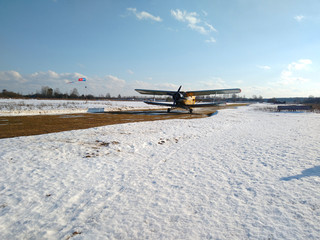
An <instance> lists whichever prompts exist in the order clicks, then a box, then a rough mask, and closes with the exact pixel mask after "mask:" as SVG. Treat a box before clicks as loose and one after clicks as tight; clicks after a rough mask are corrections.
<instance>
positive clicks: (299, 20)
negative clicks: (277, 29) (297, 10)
mask: <svg viewBox="0 0 320 240" xmlns="http://www.w3.org/2000/svg"><path fill="white" fill-rule="evenodd" d="M304 18H305V17H304V16H303V15H298V16H295V17H294V19H295V20H296V21H297V22H301V21H302V20H303V19H304Z"/></svg>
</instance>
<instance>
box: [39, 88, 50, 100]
mask: <svg viewBox="0 0 320 240" xmlns="http://www.w3.org/2000/svg"><path fill="white" fill-rule="evenodd" d="M48 89H49V87H48V86H42V87H41V93H40V94H41V95H42V97H47V95H48Z"/></svg>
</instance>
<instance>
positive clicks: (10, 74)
mask: <svg viewBox="0 0 320 240" xmlns="http://www.w3.org/2000/svg"><path fill="white" fill-rule="evenodd" d="M1 81H6V82H11V83H24V82H26V80H25V79H24V78H23V77H22V76H21V74H20V73H18V72H16V71H3V72H0V82H1Z"/></svg>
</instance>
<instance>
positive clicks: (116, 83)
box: [106, 75, 126, 88]
mask: <svg viewBox="0 0 320 240" xmlns="http://www.w3.org/2000/svg"><path fill="white" fill-rule="evenodd" d="M106 80H107V84H108V85H109V88H114V87H116V88H121V87H124V86H125V84H126V81H125V80H123V79H120V78H118V77H116V76H113V75H108V76H106Z"/></svg>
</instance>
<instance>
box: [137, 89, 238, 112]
mask: <svg viewBox="0 0 320 240" xmlns="http://www.w3.org/2000/svg"><path fill="white" fill-rule="evenodd" d="M181 87H182V86H180V87H179V89H178V91H166V90H149V89H135V90H136V91H137V92H138V93H141V94H146V95H168V96H172V100H173V103H172V104H171V103H164V102H156V101H145V103H146V104H151V105H160V106H167V107H170V108H168V110H167V112H170V111H171V110H172V109H175V108H182V109H186V110H188V111H189V112H190V113H192V109H193V108H201V107H213V106H217V105H218V103H197V104H196V96H201V95H211V94H235V93H240V92H241V89H240V88H232V89H215V90H200V91H180V90H181Z"/></svg>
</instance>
